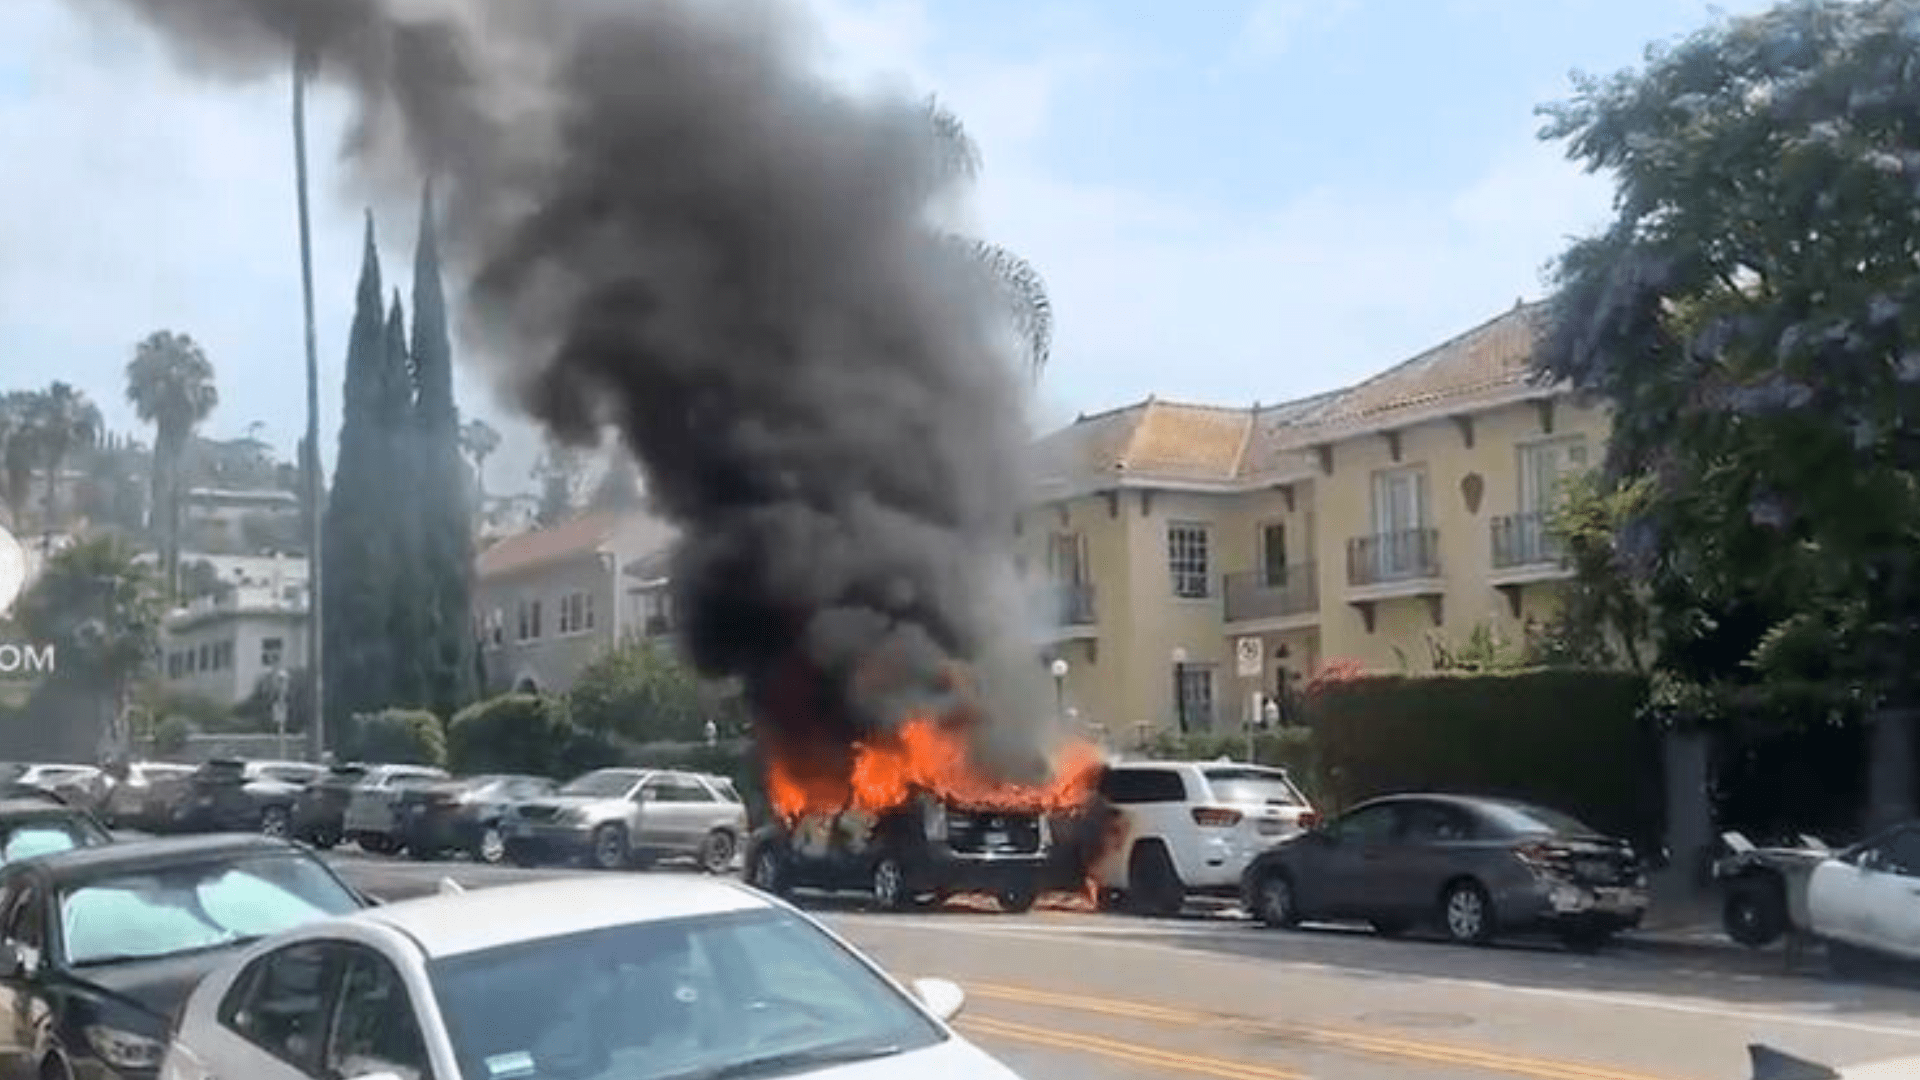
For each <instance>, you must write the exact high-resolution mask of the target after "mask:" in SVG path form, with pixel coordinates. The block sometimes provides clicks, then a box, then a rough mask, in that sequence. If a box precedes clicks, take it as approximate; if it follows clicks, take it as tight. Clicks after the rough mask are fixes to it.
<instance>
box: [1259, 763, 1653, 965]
mask: <svg viewBox="0 0 1920 1080" xmlns="http://www.w3.org/2000/svg"><path fill="white" fill-rule="evenodd" d="M1242 895H1243V898H1244V900H1245V902H1246V905H1247V909H1248V910H1249V911H1251V912H1253V913H1254V914H1255V915H1256V916H1258V917H1259V918H1260V919H1261V920H1262V921H1263V922H1265V923H1266V924H1267V925H1269V926H1280V927H1292V926H1297V925H1299V924H1300V923H1303V922H1307V921H1314V920H1338V921H1345V920H1352V921H1357V922H1366V923H1370V924H1372V926H1373V927H1374V929H1375V930H1377V931H1379V932H1380V933H1382V934H1388V935H1395V934H1400V933H1404V932H1406V931H1407V930H1409V929H1412V928H1413V927H1416V926H1423V925H1427V926H1436V927H1437V928H1438V929H1440V930H1441V931H1443V932H1444V933H1445V934H1446V935H1447V936H1448V937H1449V938H1451V939H1453V940H1454V941H1457V942H1461V943H1464V944H1484V943H1486V942H1488V941H1491V940H1493V938H1494V937H1495V936H1497V935H1499V934H1503V933H1507V934H1510V933H1519V932H1525V931H1531V930H1546V931H1550V932H1553V933H1555V934H1557V935H1558V936H1559V937H1560V938H1561V939H1562V940H1563V941H1565V942H1566V943H1567V944H1568V945H1569V946H1570V947H1574V948H1579V949H1591V948H1598V947H1599V946H1601V945H1604V944H1605V943H1606V942H1607V941H1608V940H1610V939H1611V938H1612V936H1613V935H1614V934H1615V933H1617V932H1619V931H1621V930H1625V929H1629V928H1631V927H1634V926H1638V925H1639V923H1640V920H1641V918H1642V916H1643V915H1644V914H1645V912H1646V908H1647V879H1646V875H1645V874H1644V873H1643V871H1642V868H1641V865H1640V861H1639V859H1638V857H1637V856H1636V855H1635V854H1634V851H1633V848H1632V846H1631V845H1629V844H1628V843H1626V842H1625V841H1623V840H1619V839H1615V838H1612V837H1608V836H1604V835H1602V834H1600V833H1598V832H1596V831H1595V830H1594V829H1592V828H1589V827H1588V826H1586V825H1584V824H1582V823H1581V822H1579V821H1576V820H1574V819H1573V818H1571V817H1568V816H1567V815H1565V814H1562V813H1559V812H1557V811H1554V810H1548V809H1545V808H1542V807H1538V806H1532V805H1529V804H1526V803H1520V802H1513V801H1510V800H1506V799H1489V798H1474V797H1468V796H1460V795H1393V796H1388V797H1385V798H1380V799H1374V800H1372V801H1370V802H1365V803H1362V804H1360V805H1359V806H1357V807H1354V808H1353V809H1352V810H1350V811H1348V812H1347V813H1346V814H1344V815H1342V816H1340V817H1338V818H1335V819H1334V820H1333V821H1330V822H1328V823H1327V824H1326V825H1324V826H1321V827H1320V828H1317V829H1314V830H1313V831H1311V832H1307V833H1303V834H1301V835H1300V836H1298V837H1295V838H1293V839H1290V840H1287V841H1285V842H1283V843H1282V844H1280V845H1279V846H1277V847H1275V848H1273V849H1271V850H1269V851H1268V852H1266V853H1265V854H1263V855H1261V856H1260V857H1259V858H1257V859H1255V860H1254V862H1253V863H1252V865H1250V866H1249V867H1248V868H1247V872H1246V875H1245V877H1244V879H1243V881H1242Z"/></svg>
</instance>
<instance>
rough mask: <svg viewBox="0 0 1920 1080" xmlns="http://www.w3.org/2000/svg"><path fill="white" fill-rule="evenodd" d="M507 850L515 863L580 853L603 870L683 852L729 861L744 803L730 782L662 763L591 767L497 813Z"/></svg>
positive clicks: (741, 833)
mask: <svg viewBox="0 0 1920 1080" xmlns="http://www.w3.org/2000/svg"><path fill="white" fill-rule="evenodd" d="M504 822H505V824H506V833H507V837H506V839H507V857H508V858H509V859H511V860H513V861H514V862H516V863H519V864H521V865H523V866H540V865H545V864H550V863H554V862H572V861H576V860H579V859H582V858H584V859H586V860H587V861H588V862H590V863H591V864H592V865H594V866H597V867H599V868H601V869H603V870H612V869H618V868H624V867H630V866H642V865H646V864H649V863H651V862H653V861H654V860H656V859H660V858H668V857H673V856H690V857H692V858H695V859H697V860H699V862H700V865H701V866H702V867H703V868H704V869H706V870H707V871H709V872H711V873H723V872H725V871H727V870H730V869H732V867H733V861H734V855H735V853H736V852H738V851H739V850H740V843H741V840H742V838H744V837H745V836H746V834H747V808H746V805H745V804H744V803H742V802H741V801H740V796H739V794H738V793H736V792H735V791H734V790H733V787H732V785H731V784H725V783H724V782H717V778H713V777H706V776H702V775H699V774H697V773H685V772H672V771H668V770H663V769H599V770H596V771H594V772H590V773H587V774H586V775H585V776H581V777H578V778H576V779H574V780H572V781H570V782H568V783H567V784H566V786H564V787H562V788H561V789H560V790H559V791H557V792H555V793H554V794H553V795H552V796H551V797H549V798H545V799H534V800H532V801H530V802H524V803H521V804H520V805H518V806H515V807H513V808H512V809H511V810H509V811H508V812H507V814H506V816H505V818H504Z"/></svg>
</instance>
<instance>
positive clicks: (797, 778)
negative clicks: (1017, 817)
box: [767, 717, 1105, 819]
mask: <svg viewBox="0 0 1920 1080" xmlns="http://www.w3.org/2000/svg"><path fill="white" fill-rule="evenodd" d="M849 756H850V759H851V760H850V761H849V762H847V766H848V767H846V768H845V769H844V770H841V769H829V770H819V771H802V768H801V767H798V766H800V765H801V764H802V763H799V762H795V761H793V760H791V759H790V758H789V757H788V756H786V755H775V756H773V757H772V758H771V759H770V760H769V761H768V762H767V798H768V801H769V802H770V803H771V804H772V806H773V809H774V811H775V812H776V813H778V814H780V815H781V816H782V817H785V818H788V819H792V818H794V817H797V816H799V815H802V814H807V813H817V812H823V811H825V812H833V811H842V810H857V811H863V812H866V813H879V812H882V811H885V810H890V809H893V808H894V807H897V806H902V805H904V804H905V803H907V802H908V801H909V800H910V799H912V798H913V797H914V795H916V794H918V793H923V792H924V793H927V794H932V795H935V796H938V797H940V798H942V799H944V800H946V801H948V802H951V803H953V804H955V805H958V806H964V807H968V808H970V809H975V810H1003V811H1007V812H1025V813H1063V812H1067V811H1072V810H1076V809H1079V808H1081V807H1082V806H1084V805H1085V804H1086V802H1087V800H1088V799H1089V798H1090V797H1091V796H1092V794H1093V792H1094V790H1095V787H1096V786H1097V785H1098V783H1099V779H1100V771H1101V769H1102V768H1104V766H1105V761H1104V758H1103V756H1102V754H1101V752H1100V750H1099V748H1098V747H1096V746H1094V745H1093V744H1092V743H1087V742H1073V743H1069V744H1068V745H1067V746H1065V747H1064V748H1063V749H1062V750H1061V752H1060V753H1059V755H1058V760H1057V761H1056V763H1055V767H1054V770H1053V778H1052V779H1051V780H1050V781H1048V782H1047V783H1044V784H1036V785H1023V784H1009V783H1002V782H1000V781H997V780H994V779H993V778H991V777H990V776H988V775H986V774H985V773H984V772H982V771H981V770H980V769H978V768H976V767H975V766H974V764H973V761H972V758H971V755H970V754H969V752H968V746H967V739H966V736H965V734H964V733H963V732H962V731H960V730H956V729H955V728H954V727H952V726H948V725H943V724H941V723H940V722H939V721H937V720H935V719H933V718H931V717H916V718H914V719H911V720H908V721H907V722H906V723H904V724H902V725H901V726H900V727H899V728H898V729H897V730H895V731H892V732H889V733H887V734H885V735H882V736H879V737H877V738H872V739H869V740H866V741H864V742H859V743H855V744H854V745H853V747H852V748H851V753H850V755H849Z"/></svg>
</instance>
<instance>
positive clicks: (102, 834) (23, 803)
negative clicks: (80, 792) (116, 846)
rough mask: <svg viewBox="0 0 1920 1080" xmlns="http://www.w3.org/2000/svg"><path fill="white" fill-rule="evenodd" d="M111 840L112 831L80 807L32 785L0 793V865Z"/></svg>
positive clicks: (93, 845) (108, 842) (105, 842)
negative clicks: (44, 792)
mask: <svg viewBox="0 0 1920 1080" xmlns="http://www.w3.org/2000/svg"><path fill="white" fill-rule="evenodd" d="M112 842H113V834H112V833H110V832H108V831H107V828H106V826H105V825H103V824H101V822H100V820H99V819H98V818H96V817H94V816H93V815H92V814H91V813H88V812H87V810H86V809H85V808H83V807H78V806H69V805H67V804H66V803H65V802H62V801H61V800H60V799H59V798H58V797H54V796H48V795H45V794H36V792H35V790H34V789H32V788H25V789H22V788H14V789H11V790H9V791H7V792H5V793H4V794H0V865H4V864H7V863H13V862H18V861H20V860H21V859H31V858H33V857H35V856H37V855H47V854H51V853H53V852H57V851H70V850H72V849H74V848H82V847H98V846H99V845H101V844H110V843H112Z"/></svg>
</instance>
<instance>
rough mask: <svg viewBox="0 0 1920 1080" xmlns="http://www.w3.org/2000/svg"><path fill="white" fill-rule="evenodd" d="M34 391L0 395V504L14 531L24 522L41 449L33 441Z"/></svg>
mask: <svg viewBox="0 0 1920 1080" xmlns="http://www.w3.org/2000/svg"><path fill="white" fill-rule="evenodd" d="M32 419H33V392H32V391H29V390H9V391H7V392H6V393H5V394H0V501H4V502H5V503H6V506H7V514H8V517H9V518H10V519H11V520H12V523H13V525H14V527H15V528H16V529H19V528H22V527H24V526H25V525H26V523H27V504H28V502H29V501H30V500H31V497H32V496H31V492H32V489H33V473H34V470H35V469H37V468H39V460H40V448H39V447H38V446H36V445H35V444H34V439H33V423H32Z"/></svg>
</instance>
